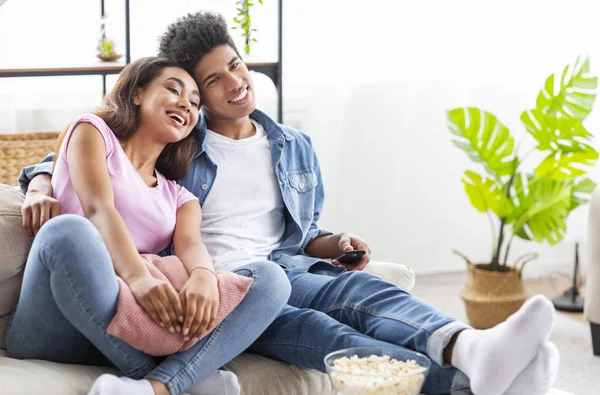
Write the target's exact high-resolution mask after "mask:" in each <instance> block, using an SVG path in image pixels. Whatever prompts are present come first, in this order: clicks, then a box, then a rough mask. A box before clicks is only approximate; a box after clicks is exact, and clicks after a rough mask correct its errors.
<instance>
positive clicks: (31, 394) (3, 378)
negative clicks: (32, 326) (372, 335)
mask: <svg viewBox="0 0 600 395" xmlns="http://www.w3.org/2000/svg"><path fill="white" fill-rule="evenodd" d="M225 368H226V369H228V370H231V371H233V372H235V373H236V374H237V375H238V378H239V380H240V385H241V387H242V395H254V394H265V395H266V394H272V395H280V394H294V395H315V394H319V395H329V394H333V393H334V392H333V387H332V386H331V382H330V381H329V378H328V377H327V375H326V374H323V373H320V372H317V371H316V370H310V369H301V368H299V367H297V366H294V365H288V364H286V363H283V362H278V361H273V360H270V359H267V358H264V357H261V356H259V355H255V354H242V355H240V356H239V357H237V358H236V359H234V360H233V361H231V362H230V363H228V364H227V365H226V366H225ZM102 373H113V374H117V373H118V372H117V371H116V370H115V369H110V368H104V367H96V366H82V365H66V364H60V363H54V362H48V361H40V360H33V359H32V360H17V359H13V358H8V357H7V356H6V351H4V350H0V383H2V390H1V392H0V393H2V395H38V394H45V395H81V394H86V393H87V391H89V389H90V387H91V386H92V383H93V382H94V380H95V379H96V378H97V377H98V376H100V375H101V374H102Z"/></svg>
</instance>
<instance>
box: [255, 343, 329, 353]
mask: <svg viewBox="0 0 600 395" xmlns="http://www.w3.org/2000/svg"><path fill="white" fill-rule="evenodd" d="M254 344H258V342H256V343H254ZM260 344H265V345H269V346H291V347H297V348H302V349H305V350H310V351H315V352H322V350H319V349H317V348H313V347H310V346H305V345H298V344H296V343H287V342H281V343H280V342H269V341H261V342H260Z"/></svg>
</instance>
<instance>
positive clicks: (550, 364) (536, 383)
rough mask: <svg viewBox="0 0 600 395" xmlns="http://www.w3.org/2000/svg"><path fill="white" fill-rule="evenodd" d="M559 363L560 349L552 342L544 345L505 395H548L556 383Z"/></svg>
mask: <svg viewBox="0 0 600 395" xmlns="http://www.w3.org/2000/svg"><path fill="white" fill-rule="evenodd" d="M559 363H560V354H559V352H558V348H556V346H555V345H554V344H552V343H550V342H546V343H544V345H542V348H540V350H539V351H538V353H537V355H536V356H535V358H534V359H533V361H531V362H530V363H529V365H527V367H526V368H525V370H523V371H522V372H521V374H519V375H518V376H517V378H516V379H515V381H513V382H512V384H511V385H510V387H508V391H506V393H505V394H504V395H523V394H527V395H546V394H547V393H548V391H549V390H550V388H551V387H552V386H553V385H554V382H555V381H556V374H557V373H558V365H559Z"/></svg>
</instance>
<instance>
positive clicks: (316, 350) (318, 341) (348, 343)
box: [250, 262, 471, 395]
mask: <svg viewBox="0 0 600 395" xmlns="http://www.w3.org/2000/svg"><path fill="white" fill-rule="evenodd" d="M311 271H314V272H318V273H320V274H315V273H310V272H306V271H304V270H299V269H286V273H287V275H288V278H289V279H290V283H291V285H292V294H291V296H290V300H289V302H288V305H287V306H286V307H285V308H284V309H283V310H282V312H281V315H280V316H279V317H277V319H276V320H275V321H274V322H273V323H272V324H271V325H270V326H269V328H268V329H267V330H266V331H265V333H263V335H262V336H261V337H260V338H259V339H258V340H257V341H256V342H255V343H254V344H253V345H252V346H251V347H250V351H252V352H255V353H257V354H261V355H264V356H267V357H270V358H274V359H279V360H282V361H285V362H289V363H294V364H297V365H300V366H304V367H308V368H313V369H317V370H320V371H322V372H324V371H325V366H324V363H323V359H324V357H325V356H326V355H327V354H329V353H330V352H333V351H336V350H340V349H344V348H349V347H370V346H385V347H404V348H408V349H411V350H415V351H418V352H420V353H422V354H424V355H427V356H428V357H429V358H430V359H431V360H432V361H433V363H432V365H431V369H430V372H429V375H428V376H427V379H426V381H425V384H424V386H423V390H422V392H423V393H425V394H448V393H451V394H457V395H458V394H471V391H470V388H469V379H468V378H467V376H465V375H464V374H463V373H462V372H459V371H457V370H456V369H455V368H453V367H451V366H449V365H448V364H446V363H444V360H443V351H444V349H445V348H446V346H447V345H448V344H449V342H450V340H451V339H452V337H453V336H454V335H455V334H456V333H457V332H458V331H460V330H463V329H467V328H470V327H469V326H467V325H466V324H463V323H460V322H458V321H455V320H453V319H451V318H449V317H447V316H445V315H444V314H442V313H441V312H439V311H438V310H437V309H435V308H434V307H432V306H430V305H428V304H427V303H425V302H423V301H421V300H419V299H418V298H416V297H414V296H412V295H410V294H409V293H408V292H405V291H403V290H401V289H400V288H398V287H396V286H395V285H392V284H390V283H388V282H386V281H383V280H381V279H380V278H379V277H377V276H374V275H372V274H370V273H366V272H358V271H356V272H348V271H346V270H345V269H342V268H339V267H337V266H333V265H330V264H328V263H325V262H321V263H317V264H315V265H314V266H313V267H312V268H311Z"/></svg>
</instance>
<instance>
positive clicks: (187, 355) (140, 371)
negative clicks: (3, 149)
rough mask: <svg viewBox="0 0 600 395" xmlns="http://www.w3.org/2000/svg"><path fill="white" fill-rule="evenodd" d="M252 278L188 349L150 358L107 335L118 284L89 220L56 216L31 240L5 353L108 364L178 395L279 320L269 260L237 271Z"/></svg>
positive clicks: (282, 285)
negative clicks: (224, 313) (208, 330)
mask: <svg viewBox="0 0 600 395" xmlns="http://www.w3.org/2000/svg"><path fill="white" fill-rule="evenodd" d="M236 272H237V273H238V274H240V275H244V276H248V277H251V278H252V279H253V282H252V284H251V286H250V290H249V292H248V293H247V294H246V297H245V298H244V299H243V301H242V302H241V303H240V305H239V306H238V307H237V308H236V309H235V310H234V311H233V312H232V313H231V314H230V315H229V316H228V317H227V318H226V319H225V320H224V321H223V322H222V323H221V324H220V325H219V326H218V327H217V328H215V329H214V330H213V332H212V333H210V334H209V335H208V336H206V337H205V338H204V339H202V340H201V341H200V342H198V343H197V344H196V345H194V346H193V347H192V348H190V349H188V350H186V351H183V352H178V353H176V354H173V355H170V356H167V357H166V358H154V357H151V356H149V355H147V354H145V353H143V352H141V351H139V350H136V349H134V348H133V347H131V346H129V345H128V344H127V343H125V342H123V341H122V340H120V339H118V338H116V337H113V336H110V335H108V334H107V333H106V329H107V327H108V325H109V324H110V321H111V320H112V318H113V316H114V315H115V313H116V307H117V297H118V293H119V284H118V282H117V279H116V276H115V272H114V268H113V265H112V262H111V259H110V255H109V252H108V250H107V249H106V246H105V244H104V242H103V240H102V236H101V235H100V233H99V232H98V231H97V229H96V228H95V227H94V225H93V224H92V223H91V222H90V221H88V220H87V219H85V218H83V217H79V216H75V215H68V214H65V215H60V216H58V217H56V218H53V219H51V220H50V221H48V223H46V224H45V225H44V226H43V227H42V228H41V229H40V231H39V233H38V235H37V236H36V238H35V240H34V242H33V245H32V248H31V251H30V253H29V257H28V259H27V264H26V267H25V274H24V279H23V286H22V290H21V295H20V299H19V304H18V306H17V311H16V312H15V315H14V317H13V319H12V323H11V326H10V328H9V330H8V332H7V336H6V346H7V351H8V354H9V355H10V356H11V357H14V358H20V359H25V358H26V359H44V360H49V361H54V362H61V363H74V364H96V365H102V364H107V363H108V362H110V364H113V365H114V366H116V367H117V368H118V369H120V370H121V371H122V372H123V373H124V374H125V375H127V376H129V377H132V378H137V379H140V378H144V377H145V378H151V379H156V380H158V381H160V382H162V383H164V384H165V385H166V386H167V387H168V388H169V390H170V392H171V394H179V393H181V392H183V391H184V390H186V389H187V388H189V387H191V386H192V385H193V384H194V383H197V382H198V381H200V380H201V379H203V378H204V377H206V376H208V375H209V374H210V373H211V372H214V371H215V370H216V369H218V368H219V367H221V366H223V365H224V364H226V363H227V362H229V361H230V360H231V359H233V358H234V357H236V356H237V355H238V354H240V353H241V352H243V351H244V350H245V349H246V348H247V347H248V346H249V345H250V344H252V342H254V341H255V340H256V339H257V338H258V337H259V336H260V334H261V333H262V332H263V331H264V330H265V329H266V328H267V327H268V326H269V324H270V323H271V322H272V321H273V320H274V319H275V318H276V317H277V316H278V315H279V313H280V311H281V309H282V308H283V307H284V306H285V304H286V302H287V300H288V298H289V295H290V284H289V280H288V279H287V277H286V275H285V273H284V271H283V270H282V269H281V268H280V267H279V266H278V265H276V264H274V263H272V262H258V263H253V264H250V265H247V266H244V267H242V268H239V269H237V270H236Z"/></svg>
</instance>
